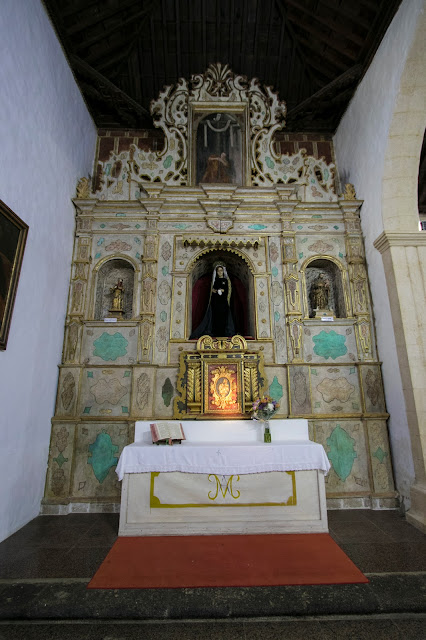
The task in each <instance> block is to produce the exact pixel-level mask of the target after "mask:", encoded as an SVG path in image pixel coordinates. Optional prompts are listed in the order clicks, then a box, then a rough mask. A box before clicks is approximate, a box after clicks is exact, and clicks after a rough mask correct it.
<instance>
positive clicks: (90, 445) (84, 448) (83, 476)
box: [64, 421, 133, 502]
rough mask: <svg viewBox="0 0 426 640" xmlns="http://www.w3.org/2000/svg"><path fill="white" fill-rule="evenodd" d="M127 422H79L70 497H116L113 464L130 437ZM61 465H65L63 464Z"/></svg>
mask: <svg viewBox="0 0 426 640" xmlns="http://www.w3.org/2000/svg"><path fill="white" fill-rule="evenodd" d="M129 434H130V427H129V425H128V423H127V422H121V423H115V422H112V421H111V422H107V423H106V422H103V423H102V422H90V423H89V422H82V423H81V424H80V425H79V426H78V428H77V437H76V444H75V454H74V460H75V464H74V472H73V483H72V497H73V498H74V499H77V500H79V499H90V500H93V501H94V502H96V501H97V500H105V499H107V500H108V501H111V500H116V501H117V502H118V501H119V499H120V494H121V483H120V482H119V480H118V478H117V474H116V473H115V466H116V464H117V461H118V459H119V458H120V454H121V452H122V450H123V448H124V447H125V446H126V445H127V444H130V442H131V441H133V438H132V439H130V435H129ZM64 466H65V465H64Z"/></svg>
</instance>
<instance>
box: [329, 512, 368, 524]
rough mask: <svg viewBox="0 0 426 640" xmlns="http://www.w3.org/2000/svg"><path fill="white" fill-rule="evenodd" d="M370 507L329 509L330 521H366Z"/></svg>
mask: <svg viewBox="0 0 426 640" xmlns="http://www.w3.org/2000/svg"><path fill="white" fill-rule="evenodd" d="M367 513H369V510H368V509H330V510H329V511H327V517H328V522H329V524H330V523H332V524H333V523H334V522H364V521H365V520H367Z"/></svg>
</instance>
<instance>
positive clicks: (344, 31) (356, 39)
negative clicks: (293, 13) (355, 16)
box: [284, 0, 364, 47]
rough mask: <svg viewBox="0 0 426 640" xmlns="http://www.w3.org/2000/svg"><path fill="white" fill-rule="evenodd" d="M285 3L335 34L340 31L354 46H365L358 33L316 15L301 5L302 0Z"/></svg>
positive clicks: (288, 0)
mask: <svg viewBox="0 0 426 640" xmlns="http://www.w3.org/2000/svg"><path fill="white" fill-rule="evenodd" d="M284 1H285V3H286V4H287V5H288V6H291V7H292V8H293V9H296V10H297V11H299V12H300V13H304V14H305V15H307V16H310V17H311V18H313V20H314V21H315V22H319V23H320V24H323V25H324V26H326V27H328V28H329V29H331V30H332V31H333V34H334V33H336V31H338V32H339V33H341V34H342V35H343V36H344V37H345V38H347V39H348V40H351V41H352V42H353V43H354V44H357V45H358V46H359V47H361V46H362V45H363V43H364V40H363V38H361V37H360V36H358V35H357V34H356V33H353V31H352V30H351V29H348V27H346V26H345V25H344V24H342V23H341V22H339V23H336V21H335V20H331V19H330V18H329V17H327V18H324V17H323V16H321V15H319V13H318V12H317V13H315V12H314V11H311V10H310V9H308V8H307V7H305V6H304V5H302V4H301V3H300V0H284Z"/></svg>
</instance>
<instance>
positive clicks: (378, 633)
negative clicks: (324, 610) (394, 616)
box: [319, 618, 401, 640]
mask: <svg viewBox="0 0 426 640" xmlns="http://www.w3.org/2000/svg"><path fill="white" fill-rule="evenodd" d="M319 624H320V627H321V630H322V632H323V634H324V635H323V637H324V638H326V639H327V640H336V639H340V638H342V639H343V638H344V639H345V640H372V638H374V640H401V635H400V632H399V630H398V628H397V627H396V625H395V624H394V622H393V621H392V620H380V619H373V620H368V619H366V618H363V619H362V620H327V621H324V622H323V621H320V623H319Z"/></svg>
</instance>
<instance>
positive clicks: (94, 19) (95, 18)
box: [67, 0, 140, 36]
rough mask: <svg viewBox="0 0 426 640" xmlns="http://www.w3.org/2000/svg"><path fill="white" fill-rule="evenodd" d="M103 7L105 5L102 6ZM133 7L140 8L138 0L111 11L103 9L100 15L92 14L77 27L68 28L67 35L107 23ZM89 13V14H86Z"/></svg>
mask: <svg viewBox="0 0 426 640" xmlns="http://www.w3.org/2000/svg"><path fill="white" fill-rule="evenodd" d="M101 6H102V7H103V5H101ZM133 6H138V7H139V6H140V5H139V1H138V0H130V2H129V0H128V1H127V2H124V1H122V2H121V3H120V4H117V5H114V6H113V7H112V8H110V9H105V8H102V10H101V12H100V13H96V14H95V13H92V14H91V15H90V17H87V18H86V19H84V20H79V21H78V22H77V23H76V24H75V25H73V26H70V27H67V34H68V35H69V36H72V35H74V34H76V33H79V32H80V31H84V30H85V29H88V28H90V27H93V26H94V25H98V24H99V23H100V22H105V21H106V20H109V19H110V18H112V17H113V16H115V15H117V13H122V12H123V11H127V10H128V9H130V8H131V7H133ZM86 13H87V12H86Z"/></svg>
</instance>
